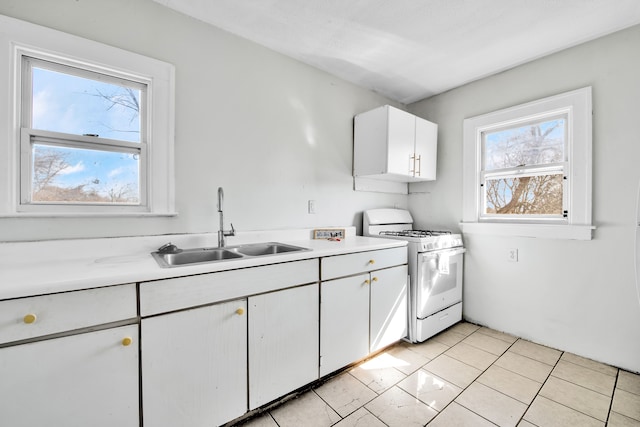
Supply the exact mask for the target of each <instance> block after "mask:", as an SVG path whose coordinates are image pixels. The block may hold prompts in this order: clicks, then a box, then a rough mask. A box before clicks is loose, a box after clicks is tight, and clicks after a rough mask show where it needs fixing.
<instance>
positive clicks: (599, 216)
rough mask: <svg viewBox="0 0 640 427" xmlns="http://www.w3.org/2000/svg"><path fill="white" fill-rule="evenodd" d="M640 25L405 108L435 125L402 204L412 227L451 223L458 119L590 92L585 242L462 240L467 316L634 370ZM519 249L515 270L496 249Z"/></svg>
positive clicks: (457, 183)
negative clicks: (433, 176) (431, 167)
mask: <svg viewBox="0 0 640 427" xmlns="http://www.w3.org/2000/svg"><path fill="white" fill-rule="evenodd" d="M639 47H640V26H637V27H633V28H631V29H628V30H625V31H621V32H619V33H616V34H613V35H610V36H607V37H604V38H601V39H598V40H595V41H592V42H589V43H586V44H583V45H580V46H577V47H575V48H572V49H568V50H565V51H562V52H559V53H557V54H554V55H551V56H548V57H545V58H542V59H539V60H537V61H534V62H531V63H529V64H525V65H523V66H520V67H517V68H515V69H512V70H509V71H507V72H504V73H501V74H499V75H496V76H493V77H490V78H486V79H483V80H480V81H476V82H473V83H470V84H468V85H466V86H463V87H460V88H458V89H455V90H452V91H450V92H447V93H444V94H442V95H439V96H436V97H433V98H431V99H428V100H425V101H422V102H419V103H416V104H413V105H411V106H409V107H410V110H411V111H412V112H414V113H415V114H417V115H419V116H422V117H425V118H427V119H429V120H433V121H435V122H437V123H438V124H439V142H438V150H439V152H438V180H437V181H436V182H435V183H429V184H420V185H415V186H413V190H414V191H420V192H421V193H417V194H413V195H411V196H409V205H410V209H411V210H412V212H413V214H414V216H415V217H416V220H417V222H418V223H419V224H421V225H423V226H427V225H428V226H434V225H437V226H442V227H444V228H451V229H457V228H458V227H457V223H458V222H459V221H460V220H461V219H462V199H461V194H462V122H463V120H464V119H465V118H468V117H473V116H476V115H479V114H483V113H488V112H491V111H495V110H498V109H501V108H505V107H510V106H513V105H517V104H520V103H523V102H527V101H532V100H535V99H539V98H543V97H546V96H550V95H554V94H558V93H562V92H565V91H568V90H572V89H577V88H580V87H584V86H589V85H590V86H592V87H593V109H594V112H593V218H594V223H595V225H596V226H597V230H596V231H595V233H594V239H593V240H591V241H567V240H548V239H532V238H516V237H514V238H507V237H497V236H480V235H465V236H464V237H465V245H466V246H467V248H468V252H467V254H466V255H465V256H466V258H465V262H466V265H465V290H464V298H465V302H464V316H465V318H466V319H468V320H470V321H473V322H478V323H480V324H483V325H487V326H489V327H492V328H495V329H498V330H501V331H506V332H508V333H511V334H514V335H517V336H520V337H524V338H527V339H530V340H532V341H535V342H538V343H542V344H546V345H549V346H552V347H556V348H559V349H561V350H566V351H570V352H574V353H577V354H579V355H582V356H586V357H589V358H592V359H595V360H599V361H603V362H607V363H610V364H613V365H616V366H619V367H623V368H626V369H629V370H632V371H640V305H639V302H638V298H637V296H636V290H635V275H634V274H635V273H634V245H635V210H636V198H637V188H638V182H639V180H640V78H639V77H638V76H640V48H639ZM509 248H518V249H519V258H520V259H519V262H517V263H512V262H508V261H507V250H508V249H509Z"/></svg>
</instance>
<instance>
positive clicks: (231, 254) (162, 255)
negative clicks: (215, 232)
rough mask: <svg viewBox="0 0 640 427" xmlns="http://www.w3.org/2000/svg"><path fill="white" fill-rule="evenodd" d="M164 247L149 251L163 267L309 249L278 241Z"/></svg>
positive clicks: (168, 245)
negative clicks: (222, 245)
mask: <svg viewBox="0 0 640 427" xmlns="http://www.w3.org/2000/svg"><path fill="white" fill-rule="evenodd" d="M165 247H168V248H169V249H167V250H166V251H163V250H158V251H156V252H152V253H151V255H152V256H153V258H154V259H155V260H156V262H157V263H158V264H159V265H160V267H164V268H168V267H180V266H184V265H192V264H205V263H211V262H220V261H231V260H239V259H246V258H256V257H263V256H269V255H278V254H284V253H289V252H298V251H309V250H310V249H307V248H303V247H301V246H294V245H287V244H284V243H278V242H269V243H251V244H246V245H238V246H229V247H224V248H193V249H178V248H177V247H176V246H174V245H171V244H167V245H165V246H163V248H165ZM161 249H162V248H161Z"/></svg>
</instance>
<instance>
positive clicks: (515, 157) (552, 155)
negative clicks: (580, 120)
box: [483, 118, 566, 170]
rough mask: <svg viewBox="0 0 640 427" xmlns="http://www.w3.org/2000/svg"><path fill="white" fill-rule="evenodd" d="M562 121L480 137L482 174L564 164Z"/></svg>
mask: <svg viewBox="0 0 640 427" xmlns="http://www.w3.org/2000/svg"><path fill="white" fill-rule="evenodd" d="M565 139H566V119H565V118H557V119H553V120H546V121H542V122H537V123H532V124H527V125H522V126H517V127H511V128H507V129H502V130H497V131H491V132H485V133H483V143H484V147H483V160H484V170H495V169H502V168H513V167H518V166H526V165H543V164H549V163H558V162H562V161H564V151H565V150H564V147H565Z"/></svg>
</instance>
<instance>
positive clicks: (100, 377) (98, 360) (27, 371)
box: [0, 324, 140, 427]
mask: <svg viewBox="0 0 640 427" xmlns="http://www.w3.org/2000/svg"><path fill="white" fill-rule="evenodd" d="M138 354H139V352H138V325H137V324H136V325H129V326H122V327H116V328H110V329H104V330H99V331H94V332H86V333H81V334H77V335H70V336H65V337H61V338H53V339H44V340H42V341H35V342H31V343H28V344H19V345H15V346H11V347H5V348H0V396H1V398H0V425H3V426H5V425H6V426H11V427H33V426H65V427H76V426H77V427H86V426H92V427H102V426H103V427H113V426H118V427H134V426H138V425H139V406H140V405H139V399H138V390H139V388H138V381H139V379H138V378H139V373H138Z"/></svg>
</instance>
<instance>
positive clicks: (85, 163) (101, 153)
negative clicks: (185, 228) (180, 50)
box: [0, 17, 174, 216]
mask: <svg viewBox="0 0 640 427" xmlns="http://www.w3.org/2000/svg"><path fill="white" fill-rule="evenodd" d="M0 24H3V25H4V27H5V28H6V29H7V31H6V37H2V38H0V43H2V44H5V46H4V47H6V48H7V49H4V52H2V53H0V56H7V57H6V58H3V59H7V61H0V63H3V64H6V69H3V70H0V78H7V77H8V79H7V80H9V81H10V82H11V84H10V85H9V86H4V87H2V86H0V92H3V91H4V90H6V89H9V91H8V93H7V95H9V96H7V99H13V100H14V104H15V105H14V108H13V109H10V111H9V114H8V115H7V116H5V117H0V127H3V126H6V127H7V128H8V129H9V130H10V132H9V139H8V141H6V144H3V146H0V154H6V155H5V156H0V162H2V163H4V164H3V165H0V166H5V167H6V169H5V170H6V171H7V172H6V173H5V174H4V175H0V184H2V185H1V187H2V188H1V189H0V215H1V216H29V215H87V214H89V215H91V214H93V215H128V214H134V215H146V214H151V215H173V214H174V200H173V158H172V156H173V75H174V69H173V66H172V65H170V64H167V63H164V62H161V61H158V60H155V59H152V58H148V57H145V56H142V55H138V54H134V53H132V52H128V51H123V50H120V49H116V48H113V47H110V46H106V45H102V44H100V43H97V42H93V41H90V40H86V39H81V38H78V37H75V36H71V35H69V34H65V33H61V32H58V31H54V30H51V29H48V28H44V27H40V26H36V25H32V24H28V23H24V22H22V21H18V20H15V19H11V18H7V17H0ZM6 44H8V46H6ZM11 90H12V91H13V93H12V94H11ZM0 95H2V93H0ZM11 95H12V96H11Z"/></svg>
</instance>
